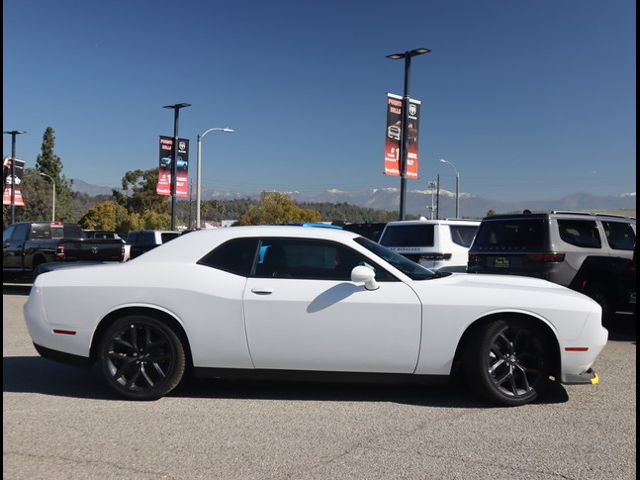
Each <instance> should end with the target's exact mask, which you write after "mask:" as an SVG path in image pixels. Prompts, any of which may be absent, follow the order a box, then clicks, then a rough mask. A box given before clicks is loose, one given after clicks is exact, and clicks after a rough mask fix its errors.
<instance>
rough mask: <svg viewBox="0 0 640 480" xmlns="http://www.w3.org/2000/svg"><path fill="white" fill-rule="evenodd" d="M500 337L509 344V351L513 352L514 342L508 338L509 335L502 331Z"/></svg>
mask: <svg viewBox="0 0 640 480" xmlns="http://www.w3.org/2000/svg"><path fill="white" fill-rule="evenodd" d="M499 338H501V339H502V341H503V342H504V343H506V344H507V348H508V350H509V353H513V342H512V341H511V340H509V339H508V338H507V336H506V335H505V333H504V332H502V333H501V334H500V335H499Z"/></svg>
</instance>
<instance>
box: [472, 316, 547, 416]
mask: <svg viewBox="0 0 640 480" xmlns="http://www.w3.org/2000/svg"><path fill="white" fill-rule="evenodd" d="M465 357H466V358H465V366H464V368H465V374H466V379H467V383H468V384H469V386H470V387H471V388H472V389H473V390H474V391H475V392H476V393H478V394H479V395H480V396H481V397H482V398H484V399H485V400H488V401H490V402H492V403H497V404H499V405H504V406H520V405H525V404H527V403H530V402H532V401H534V400H535V399H537V398H538V397H539V396H540V395H541V394H542V393H543V392H544V390H545V389H546V388H547V387H548V385H549V383H550V380H549V376H550V375H551V371H552V370H551V355H550V351H549V347H548V342H546V341H545V335H544V334H543V332H542V331H541V330H540V328H539V327H537V326H535V325H531V324H530V323H527V322H524V321H522V320H511V321H509V320H497V321H493V322H491V323H489V324H487V325H485V326H483V327H481V328H480V329H478V331H476V332H475V335H474V336H473V338H472V339H471V341H470V342H469V343H467V352H466V356H465Z"/></svg>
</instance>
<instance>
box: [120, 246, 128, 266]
mask: <svg viewBox="0 0 640 480" xmlns="http://www.w3.org/2000/svg"><path fill="white" fill-rule="evenodd" d="M126 250H127V249H126V248H125V246H124V243H123V244H122V245H120V261H121V262H124V255H125V252H126Z"/></svg>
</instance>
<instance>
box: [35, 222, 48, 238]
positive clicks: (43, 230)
mask: <svg viewBox="0 0 640 480" xmlns="http://www.w3.org/2000/svg"><path fill="white" fill-rule="evenodd" d="M50 238H51V225H49V224H48V223H40V224H34V225H32V226H31V239H32V240H48V239H50Z"/></svg>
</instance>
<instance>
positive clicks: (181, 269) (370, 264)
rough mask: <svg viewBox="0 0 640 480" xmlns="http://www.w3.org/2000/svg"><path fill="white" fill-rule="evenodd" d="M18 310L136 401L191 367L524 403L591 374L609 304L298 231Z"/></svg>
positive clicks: (171, 384)
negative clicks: (409, 385)
mask: <svg viewBox="0 0 640 480" xmlns="http://www.w3.org/2000/svg"><path fill="white" fill-rule="evenodd" d="M78 298H81V299H82V300H83V301H82V302H78ZM69 305H73V308H69ZM24 311H25V318H26V321H27V327H28V329H29V333H30V335H31V338H32V339H33V342H34V344H35V346H36V349H37V350H38V352H39V353H40V354H41V355H42V356H43V357H45V358H50V359H54V360H60V361H67V362H71V363H76V364H93V363H95V362H97V363H98V364H99V370H100V372H101V375H102V377H103V378H104V380H105V381H106V383H107V384H108V385H109V386H110V387H111V388H112V389H113V390H114V391H116V392H117V393H119V394H120V395H123V396H125V397H127V398H130V399H153V398H158V397H160V396H163V395H166V394H167V393H169V392H170V391H171V390H173V389H174V388H175V387H176V386H177V385H178V384H179V383H180V381H181V379H182V378H183V376H184V374H185V371H186V370H187V369H188V368H191V367H193V368H194V372H195V373H196V375H200V376H212V377H243V378H245V377H251V376H263V377H292V376H293V377H295V378H303V379H312V378H316V379H318V378H325V379H326V378H331V379H341V380H348V381H357V380H360V381H362V380H366V381H371V380H393V381H408V382H420V383H422V382H429V381H434V380H442V379H448V378H449V377H450V376H451V375H455V374H457V373H458V372H460V373H461V374H462V375H463V376H464V378H466V380H467V381H468V382H469V385H470V386H471V387H472V388H473V389H474V390H475V391H476V392H477V393H478V394H479V395H481V396H482V397H483V398H486V399H488V400H490V401H492V402H495V403H498V404H502V405H522V404H525V403H528V402H531V401H533V400H534V399H535V398H537V397H538V396H540V395H541V394H542V393H543V391H544V389H545V388H546V387H547V386H548V385H549V383H550V382H551V381H552V380H553V379H555V380H556V381H559V382H563V383H571V384H578V383H582V384H591V383H596V382H597V381H598V376H597V375H596V373H595V372H594V371H593V370H592V368H591V366H592V364H593V362H594V361H595V359H596V357H597V356H598V354H599V353H600V351H601V350H602V349H603V348H604V345H605V344H606V341H607V335H608V333H607V330H606V329H604V328H603V327H602V323H601V314H602V309H601V308H600V306H599V305H598V304H597V303H596V302H594V301H593V300H591V299H590V298H588V297H586V296H584V295H581V294H579V293H576V292H574V291H571V290H569V289H567V288H564V287H561V286H559V285H554V284H552V283H549V282H545V281H542V280H538V279H535V278H526V277H512V278H506V277H504V276H499V275H491V276H490V275H467V274H450V273H442V272H433V271H431V270H429V269H427V268H425V267H423V266H421V265H418V264H416V263H414V262H412V261H410V260H408V259H407V258H405V257H403V256H401V255H398V254H396V253H395V252H393V251H391V250H389V249H387V248H385V247H383V246H381V245H379V244H377V243H375V242H372V241H371V240H369V239H366V238H363V237H360V236H358V235H356V234H354V233H351V232H345V231H343V230H334V229H329V228H304V227H290V226H271V227H269V226H261V227H237V228H227V229H217V230H203V231H199V232H194V233H191V234H189V235H184V236H181V237H180V238H178V239H176V240H173V241H172V242H170V243H169V244H167V245H165V246H163V247H162V248H158V249H155V250H152V251H151V252H148V253H147V254H145V255H143V256H142V257H140V258H138V259H137V260H136V261H133V262H128V263H123V264H120V265H115V266H100V267H87V268H82V269H74V270H59V271H57V272H52V273H50V274H47V275H42V276H41V277H39V278H38V279H37V280H36V283H35V285H34V288H33V289H32V290H31V294H30V296H29V299H28V301H27V303H26V305H25V307H24ZM60 381H62V379H60ZM79 388H81V387H79Z"/></svg>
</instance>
